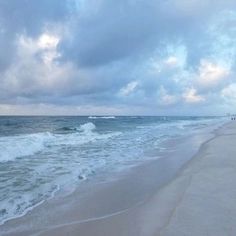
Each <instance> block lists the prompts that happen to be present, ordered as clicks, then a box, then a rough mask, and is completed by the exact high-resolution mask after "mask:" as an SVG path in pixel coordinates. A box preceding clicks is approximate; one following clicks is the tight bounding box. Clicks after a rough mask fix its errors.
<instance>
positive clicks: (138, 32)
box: [0, 0, 236, 114]
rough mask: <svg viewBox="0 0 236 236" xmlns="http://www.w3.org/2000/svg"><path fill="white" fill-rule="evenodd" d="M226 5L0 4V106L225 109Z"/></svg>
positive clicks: (231, 27)
mask: <svg viewBox="0 0 236 236" xmlns="http://www.w3.org/2000/svg"><path fill="white" fill-rule="evenodd" d="M235 7H236V2H235V1H234V0H228V1H227V2H226V1H223V0H219V1H217V2H215V1H213V0H205V1H203V0H191V1H189V0H181V1H179V0H166V1H157V0H151V1H144V0H120V1H115V0H109V1H107V0H91V1H83V0H68V1H64V0H51V1H48V0H43V1H36V0H35V1H28V0H22V1H18V0H9V1H1V2H0V48H1V54H0V82H1V86H0V104H4V106H5V107H6V106H7V104H9V105H11V106H14V104H18V105H23V104H25V105H26V104H27V106H28V107H30V104H41V103H43V104H46V105H45V106H57V107H59V106H80V107H85V106H86V107H87V106H90V108H89V109H87V110H89V111H91V112H92V109H94V112H97V109H96V107H100V108H101V107H103V108H104V106H107V107H108V108H109V111H112V109H115V112H116V113H119V112H120V113H121V114H122V112H124V113H127V111H128V110H129V109H131V107H133V111H136V112H139V113H142V111H143V113H145V114H149V113H152V112H154V113H155V114H158V113H159V112H161V113H171V112H173V113H178V112H179V111H180V109H179V108H180V107H181V109H182V112H185V113H188V112H194V109H195V107H198V111H199V113H201V111H202V112H205V111H209V112H210V110H209V109H208V108H209V107H214V110H212V113H214V112H215V111H217V112H218V113H220V112H225V110H226V109H228V106H227V104H226V103H227V102H228V101H230V103H232V99H233V100H234V97H233V98H232V99H231V100H230V97H229V95H228V94H227V101H226V99H224V98H222V96H221V94H222V90H224V89H225V88H227V87H229V86H230V84H233V83H234V80H235V79H234V75H235V63H234V61H235V56H236V47H235V46H234V45H236V44H235V43H236V42H235V41H236V40H235V38H236V33H235V32H236V31H235V21H236V11H233V10H232V9H235ZM193 91H194V92H193ZM224 91H227V90H224ZM187 95H188V96H187ZM217 104H218V105H219V109H218V110H217V109H215V107H217ZM224 104H225V105H224ZM91 107H92V108H91ZM224 107H225V110H224ZM41 108H42V106H41ZM200 108H201V109H200ZM2 109H3V108H2ZM11 109H13V108H11ZM45 109H46V108H45ZM55 109H56V108H55ZM81 109H82V108H81ZM81 109H80V111H82V110H83V109H82V110H81ZM13 110H14V109H13ZM76 111H77V112H78V110H76ZM217 112H215V113H217Z"/></svg>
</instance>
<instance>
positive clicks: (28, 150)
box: [0, 122, 121, 162]
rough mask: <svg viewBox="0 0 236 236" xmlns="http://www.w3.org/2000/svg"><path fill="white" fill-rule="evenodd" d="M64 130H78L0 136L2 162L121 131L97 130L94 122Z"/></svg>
mask: <svg viewBox="0 0 236 236" xmlns="http://www.w3.org/2000/svg"><path fill="white" fill-rule="evenodd" d="M62 129H63V130H66V131H67V130H69V131H71V130H73V131H75V130H76V131H77V132H69V133H68V132H67V133H50V132H45V133H35V134H26V135H16V136H7V137H0V162H7V161H13V160H15V159H16V158H21V157H25V156H31V155H35V154H37V153H39V152H42V151H44V150H45V149H47V150H49V149H50V150H51V151H53V150H52V149H53V147H57V149H58V148H60V147H61V146H62V145H63V146H65V145H66V146H78V145H83V144H85V143H88V142H94V141H99V140H106V139H110V138H112V137H115V136H117V135H120V134H121V132H107V133H97V132H95V130H96V126H95V124H93V123H92V122H88V123H85V124H83V125H80V126H79V127H78V128H70V129H67V128H65V127H63V128H62Z"/></svg>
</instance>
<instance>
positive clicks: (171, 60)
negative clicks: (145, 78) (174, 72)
mask: <svg viewBox="0 0 236 236" xmlns="http://www.w3.org/2000/svg"><path fill="white" fill-rule="evenodd" d="M164 63H165V64H166V65H168V66H171V67H174V66H177V65H178V58H177V57H175V56H170V57H168V58H167V59H166V60H165V61H164Z"/></svg>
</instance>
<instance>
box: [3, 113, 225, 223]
mask: <svg viewBox="0 0 236 236" xmlns="http://www.w3.org/2000/svg"><path fill="white" fill-rule="evenodd" d="M225 121H226V118H222V117H139V116H133V117H115V116H100V117H99V116H89V117H0V223H4V222H5V221H6V220H8V219H11V218H15V217H19V216H21V215H24V214H25V213H26V212H27V211H29V210H30V209H32V208H34V207H35V206H37V205H39V204H40V203H42V202H43V201H45V200H46V199H49V198H51V197H53V196H54V194H55V193H56V192H57V191H58V190H59V189H61V190H63V189H66V188H68V186H70V188H73V187H74V188H78V187H79V185H80V183H81V182H82V181H84V180H86V179H91V180H92V179H93V178H96V176H97V175H98V174H99V175H102V174H103V173H104V174H105V173H108V172H111V173H112V172H113V171H117V170H122V168H129V166H132V165H134V164H139V163H140V162H143V161H146V160H150V159H153V158H158V153H157V155H153V150H157V149H160V150H161V149H162V148H163V143H164V142H165V141H167V140H170V139H173V138H178V137H185V136H187V135H191V134H194V133H196V132H201V131H202V130H204V129H206V128H207V129H214V128H216V127H218V126H220V125H222V124H223V123H224V122H225ZM149 153H152V155H149Z"/></svg>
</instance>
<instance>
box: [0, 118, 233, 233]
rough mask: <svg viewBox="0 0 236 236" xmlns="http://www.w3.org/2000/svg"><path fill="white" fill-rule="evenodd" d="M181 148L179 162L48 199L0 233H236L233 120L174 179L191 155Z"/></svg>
mask: <svg viewBox="0 0 236 236" xmlns="http://www.w3.org/2000/svg"><path fill="white" fill-rule="evenodd" d="M195 141H196V140H195ZM178 147H179V149H178V150H176V151H175V152H173V153H170V154H169V156H171V155H175V157H176V159H171V158H170V157H169V158H163V160H162V161H161V162H151V163H149V164H146V165H143V166H140V167H138V168H135V169H134V171H132V172H131V173H129V174H125V175H124V176H123V178H121V179H120V180H118V181H116V180H113V181H111V182H110V183H102V182H100V183H99V184H98V185H99V186H97V187H96V188H95V189H94V186H93V187H92V186H91V187H90V188H86V191H84V192H83V194H78V193H77V195H76V194H75V195H72V196H69V197H67V198H65V199H63V200H62V199H57V200H55V199H54V200H53V201H51V202H50V201H49V202H48V203H46V204H43V205H42V206H40V207H39V208H37V209H35V210H34V211H32V212H30V213H29V214H27V215H26V216H25V217H22V218H19V219H16V220H13V221H9V222H8V223H6V224H5V225H3V226H0V235H24V236H26V235H44V236H45V235H50V236H53V235H57V236H60V235H78V236H139V235H140V236H152V235H153V236H154V235H155V236H159V235H160V236H218V235H219V236H235V235H236V122H231V123H228V124H227V125H225V126H224V127H222V128H220V129H219V130H218V131H217V133H216V135H215V137H214V138H212V139H210V140H208V141H207V142H205V143H204V144H203V145H202V146H201V148H200V150H199V151H198V153H197V154H196V155H195V157H194V158H193V159H191V161H189V162H188V163H187V164H186V165H185V166H184V168H182V169H181V171H178V173H177V175H176V172H177V170H179V168H180V165H181V164H183V163H184V162H186V160H187V159H185V158H183V157H186V156H191V154H192V153H193V151H194V148H193V149H191V150H190V148H189V147H190V146H186V143H185V145H182V146H178ZM186 147H187V148H186ZM181 158H182V161H178V162H175V161H174V160H181ZM170 163H173V165H172V170H171V171H170V172H168V171H167V170H169V169H170V168H169V167H170ZM176 163H178V164H176ZM157 164H158V165H157ZM167 167H168V169H167ZM160 172H161V175H160ZM160 176H162V177H161V178H160ZM174 176H175V177H174ZM75 196H77V197H75Z"/></svg>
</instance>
